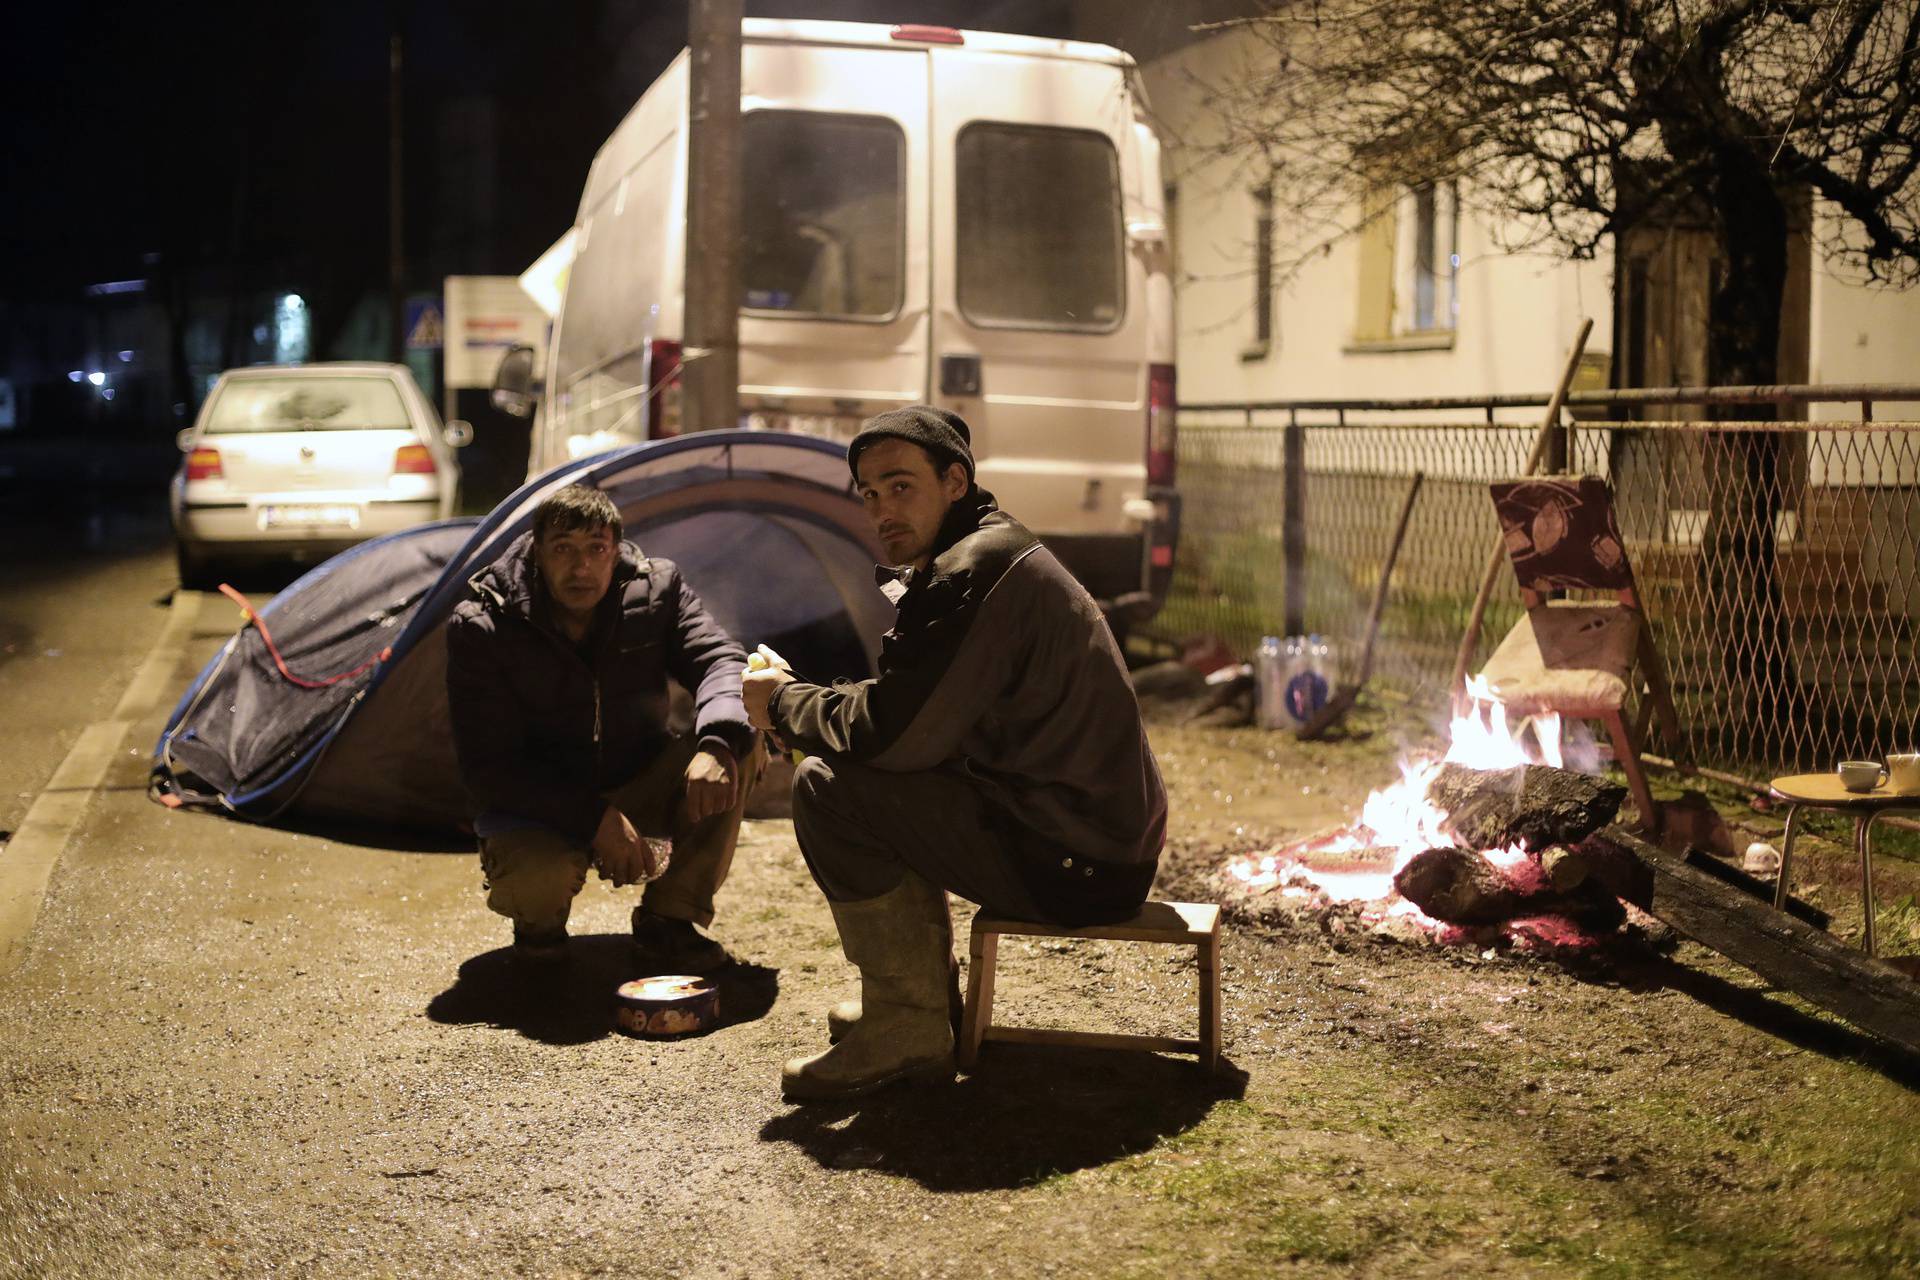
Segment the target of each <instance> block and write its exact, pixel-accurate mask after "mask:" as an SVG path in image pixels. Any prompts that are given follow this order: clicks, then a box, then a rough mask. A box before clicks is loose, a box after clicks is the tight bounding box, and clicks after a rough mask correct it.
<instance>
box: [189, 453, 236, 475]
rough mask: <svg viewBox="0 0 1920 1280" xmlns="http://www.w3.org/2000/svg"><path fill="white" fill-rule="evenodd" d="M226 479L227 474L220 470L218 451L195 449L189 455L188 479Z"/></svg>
mask: <svg viewBox="0 0 1920 1280" xmlns="http://www.w3.org/2000/svg"><path fill="white" fill-rule="evenodd" d="M225 478H226V475H225V473H224V472H222V471H221V470H220V451H219V450H218V449H195V450H194V451H193V452H191V453H189V454H188V455H187V479H189V480H222V479H225Z"/></svg>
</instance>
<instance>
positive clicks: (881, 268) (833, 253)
mask: <svg viewBox="0 0 1920 1280" xmlns="http://www.w3.org/2000/svg"><path fill="white" fill-rule="evenodd" d="M740 129H741V142H742V152H743V156H744V160H743V163H742V166H741V171H742V172H743V173H744V174H745V175H746V179H745V184H744V187H743V189H742V195H743V200H742V203H741V211H740V232H741V236H740V242H741V244H742V245H743V246H745V252H744V257H743V260H742V263H741V282H742V285H743V287H744V296H743V297H742V299H741V302H742V304H743V305H744V306H746V307H747V308H749V309H750V310H754V311H760V312H774V313H779V314H783V315H791V316H811V317H816V318H821V317H824V318H831V319H849V320H884V319H887V318H889V317H891V316H893V315H894V314H895V313H896V312H898V311H899V310H900V303H901V299H902V297H903V293H904V290H903V286H904V283H905V275H906V271H905V266H904V254H903V251H902V250H903V245H904V236H903V230H904V228H905V224H906V214H905V208H906V195H905V183H904V179H903V167H904V160H903V156H904V154H905V151H906V135H904V134H903V133H901V131H900V126H899V125H897V124H895V123H894V122H893V121H891V120H887V119H883V118H881V117H879V116H852V115H830V114H826V113H822V112H812V111H754V112H749V113H748V114H747V116H746V117H745V118H744V119H743V120H742V121H741V125H740Z"/></svg>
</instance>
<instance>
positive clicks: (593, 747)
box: [447, 534, 754, 844]
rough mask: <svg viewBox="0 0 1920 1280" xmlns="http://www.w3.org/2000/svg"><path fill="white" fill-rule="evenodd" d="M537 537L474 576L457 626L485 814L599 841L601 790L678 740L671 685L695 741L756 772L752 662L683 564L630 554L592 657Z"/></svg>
mask: <svg viewBox="0 0 1920 1280" xmlns="http://www.w3.org/2000/svg"><path fill="white" fill-rule="evenodd" d="M532 548H533V535H531V534H525V535H522V536H521V537H520V538H519V539H518V540H516V541H515V542H514V543H513V545H512V546H510V547H508V548H507V550H506V553H505V554H503V555H502V556H501V557H500V558H499V559H498V560H496V561H495V562H494V563H493V564H492V565H490V566H488V567H487V568H485V569H483V570H481V571H480V572H479V573H477V574H475V575H474V577H473V579H472V584H471V585H472V587H473V597H472V598H471V599H468V600H465V601H462V602H461V604H460V605H459V606H458V607H457V608H455V609H454V611H453V617H452V619H451V620H450V621H449V622H448V623H447V697H448V701H449V703H450V704H451V711H452V713H453V735H454V748H455V752H456V754H457V755H458V757H459V760H460V773H461V779H462V781H463V782H464V783H465V784H466V788H467V796H468V799H469V801H470V802H471V804H472V806H473V810H474V814H475V816H476V817H478V816H479V815H480V814H482V813H492V814H509V815H513V816H514V817H518V818H524V819H530V820H532V821H534V822H537V823H539V824H540V825H542V826H547V827H552V828H553V829H555V830H557V831H561V832H564V833H565V834H567V835H569V836H572V837H574V838H575V839H578V840H579V841H580V842H581V843H582V844H585V843H587V842H589V841H591V840H592V838H593V834H594V831H595V829H596V828H597V827H598V826H599V823H600V818H601V815H602V814H603V813H604V812H605V810H606V802H605V801H604V800H603V799H602V798H601V793H603V792H606V791H610V790H613V789H614V788H616V787H619V786H621V785H622V784H624V783H626V782H627V781H629V780H630V779H632V778H633V777H634V775H635V774H637V773H639V772H640V770H641V769H642V768H644V767H645V766H646V764H647V763H648V761H650V760H651V759H652V758H653V757H654V756H655V755H656V754H657V753H658V752H659V750H660V749H661V747H662V746H663V745H665V743H666V742H667V741H668V739H669V738H670V736H671V734H670V732H669V730H668V727H667V707H668V701H667V680H668V678H669V677H671V678H672V679H673V680H675V681H677V682H679V684H680V685H681V686H683V687H684V688H685V689H686V690H687V691H688V692H690V693H691V694H693V701H694V713H695V721H694V732H695V733H696V734H697V735H699V737H700V738H701V740H702V742H703V744H704V745H709V746H714V745H718V746H725V747H726V748H727V749H728V750H730V751H731V752H733V755H734V758H735V759H736V760H740V761H745V760H746V759H747V754H748V751H749V750H750V749H751V747H752V745H753V742H754V730H753V728H752V726H751V725H749V724H748V723H747V710H746V706H745V704H744V703H742V702H741V700H740V673H741V671H742V670H743V669H744V668H745V666H746V654H745V653H744V652H742V650H741V648H740V646H739V644H738V643H737V642H735V640H734V639H733V637H732V636H729V635H728V634H727V633H726V632H725V631H724V630H723V629H722V628H721V627H720V624H719V623H717V622H715V621H714V620H713V618H712V617H711V616H709V615H708V613H707V611H706V608H705V607H704V606H703V605H701V603H700V598H699V597H698V596H697V595H695V594H694V592H693V588H691V587H689V586H688V585H687V584H686V582H685V581H684V580H683V579H682V578H681V577H680V571H679V570H678V569H677V568H675V567H674V565H673V563H672V561H669V560H651V559H647V558H646V557H644V556H642V555H641V554H640V550H639V548H638V547H635V546H634V545H633V544H632V543H630V542H622V543H621V544H620V560H619V563H618V564H617V565H616V566H615V567H614V571H613V586H612V588H611V589H610V590H609V591H608V592H607V596H606V599H605V600H603V601H601V604H600V613H599V615H598V616H597V617H596V618H595V620H594V625H593V629H592V630H591V631H590V632H589V634H588V639H587V643H586V646H585V651H584V652H583V650H582V648H581V647H579V646H576V645H574V644H573V643H572V642H571V641H569V640H568V639H567V638H566V636H565V635H563V634H562V633H561V631H560V629H559V627H558V626H557V625H556V624H555V623H554V622H553V621H552V619H551V617H550V607H549V604H548V601H547V599H546V594H545V592H544V591H541V590H539V588H538V586H537V581H536V580H537V578H538V569H537V568H536V567H535V565H534V560H533V553H532Z"/></svg>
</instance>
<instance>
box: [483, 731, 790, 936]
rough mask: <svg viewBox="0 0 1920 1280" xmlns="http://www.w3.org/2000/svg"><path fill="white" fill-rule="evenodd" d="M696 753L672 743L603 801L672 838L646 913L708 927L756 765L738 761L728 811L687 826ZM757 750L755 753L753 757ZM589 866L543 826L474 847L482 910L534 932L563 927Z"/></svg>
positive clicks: (689, 742) (644, 895)
mask: <svg viewBox="0 0 1920 1280" xmlns="http://www.w3.org/2000/svg"><path fill="white" fill-rule="evenodd" d="M696 750H698V744H697V743H696V742H695V741H694V739H693V738H692V737H684V736H683V737H679V738H675V739H674V740H673V742H672V743H670V744H669V745H668V746H667V747H666V748H665V749H664V750H663V751H661V753H660V754H659V755H658V756H656V757H655V758H654V760H653V761H652V763H650V764H649V765H648V766H647V767H646V768H644V769H642V770H641V771H640V772H639V773H638V774H637V775H636V776H635V777H634V778H633V780H632V781H630V782H628V783H627V784H626V785H625V786H624V787H621V788H620V789H618V790H616V791H613V792H610V793H608V795H607V801H608V803H609V804H612V805H613V806H614V807H615V808H617V809H619V810H620V812H622V813H624V814H626V815H627V819H628V820H629V821H630V822H632V823H633V825H634V828H635V829H636V830H638V831H639V832H640V833H641V834H642V835H649V836H668V837H671V839H672V840H673V854H672V856H671V857H670V858H669V859H668V860H667V869H666V872H665V873H664V874H663V875H662V876H661V877H660V878H659V879H658V880H654V881H652V882H650V883H649V884H648V885H647V887H646V888H645V889H644V890H642V891H641V902H642V903H643V904H644V905H645V907H646V909H647V910H648V911H650V912H652V913H653V914H655V915H661V916H671V917H673V918H674V919H676V920H691V921H693V922H694V923H695V924H699V925H707V924H712V923H713V896H714V894H715V893H716V892H717V891H718V890H719V888H720V886H721V884H723V883H724V882H725V881H726V878H727V871H728V869H729V868H730V867H732V866H733V851H734V846H735V845H736V844H737V843H738V842H739V839H740V820H741V818H742V817H744V816H745V814H746V811H747V797H748V795H749V794H750V793H751V792H752V791H753V783H754V781H755V775H756V774H757V773H758V771H759V761H758V760H757V759H749V760H746V761H743V762H742V763H741V764H740V766H739V768H740V772H741V775H742V777H741V784H742V785H741V786H740V789H739V791H738V792H737V793H736V794H735V796H734V802H733V807H732V808H731V809H729V810H727V811H726V812H724V813H716V814H714V815H712V816H711V817H708V818H703V819H701V820H700V821H699V822H693V823H690V822H688V821H687V820H686V816H685V814H684V813H682V811H681V808H680V805H681V801H682V799H683V798H684V796H685V795H686V790H687V787H686V772H687V765H688V763H689V762H690V761H692V759H693V756H694V752H695V751H696ZM759 750H760V749H759V748H758V747H756V748H755V749H754V751H755V754H756V755H757V754H758V752H759ZM592 865H593V851H592V850H591V849H588V848H586V847H584V846H582V845H580V844H579V843H577V842H576V841H574V840H573V839H572V838H570V837H568V836H564V835H561V834H560V833H559V832H558V831H553V830H550V829H548V828H546V827H539V826H527V827H522V828H520V829H518V830H515V831H505V832H502V833H501V834H499V835H497V836H491V837H489V838H487V839H485V840H482V841H481V842H480V868H481V871H482V873H483V874H484V875H485V876H486V885H487V905H488V906H489V907H491V908H492V909H493V910H495V911H497V912H499V913H500V914H501V915H503V916H506V917H508V918H509V919H511V920H515V921H518V922H519V923H521V924H526V925H531V926H533V927H535V928H539V929H555V928H561V927H564V926H565V925H566V923H567V917H568V916H569V915H570V914H572V909H573V899H574V896H575V895H576V894H578V893H579V892H580V890H581V889H582V888H584V887H585V886H586V883H587V871H588V870H589V868H591V867H592Z"/></svg>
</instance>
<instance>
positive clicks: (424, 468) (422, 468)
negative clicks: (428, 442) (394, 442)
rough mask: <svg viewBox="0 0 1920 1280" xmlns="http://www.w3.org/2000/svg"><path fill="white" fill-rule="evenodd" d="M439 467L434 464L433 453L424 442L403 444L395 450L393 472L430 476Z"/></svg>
mask: <svg viewBox="0 0 1920 1280" xmlns="http://www.w3.org/2000/svg"><path fill="white" fill-rule="evenodd" d="M438 470H439V468H438V467H435V466H434V465H433V453H432V452H431V451H430V450H429V449H428V448H427V446H425V445H423V444H403V445H401V446H400V447H399V448H398V449H396V450H394V452H393V474H395V475H397V476H430V475H433V474H434V473H435V472H436V471H438Z"/></svg>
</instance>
